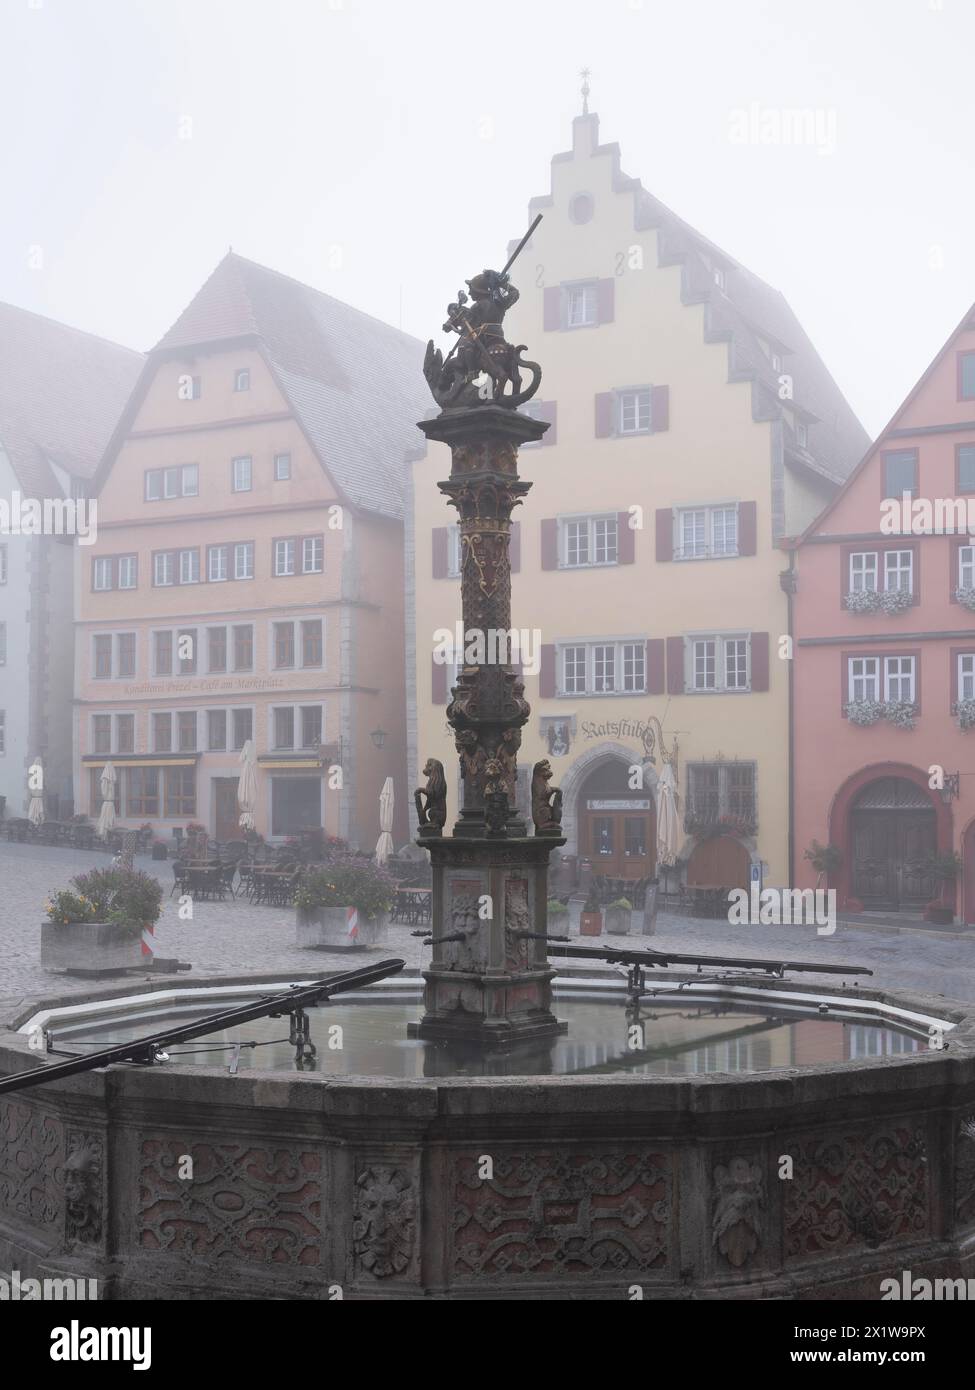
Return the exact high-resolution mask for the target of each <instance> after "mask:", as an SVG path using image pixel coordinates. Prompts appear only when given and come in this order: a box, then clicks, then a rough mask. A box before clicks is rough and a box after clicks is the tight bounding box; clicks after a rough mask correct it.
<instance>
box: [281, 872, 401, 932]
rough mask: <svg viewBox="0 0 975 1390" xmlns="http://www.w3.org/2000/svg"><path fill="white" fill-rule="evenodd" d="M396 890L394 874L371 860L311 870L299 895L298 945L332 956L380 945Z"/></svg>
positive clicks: (301, 884) (296, 913)
mask: <svg viewBox="0 0 975 1390" xmlns="http://www.w3.org/2000/svg"><path fill="white" fill-rule="evenodd" d="M395 891H396V885H395V883H394V881H393V879H392V878H391V877H390V876H389V874H387V873H386V871H385V870H384V869H381V868H379V867H378V865H376V864H372V863H369V862H368V861H366V862H363V861H362V860H355V861H353V860H352V859H351V858H350V859H345V860H342V861H335V862H333V863H331V864H329V865H328V866H327V867H326V868H324V869H312V870H307V871H306V872H305V873H304V874H302V876H301V880H300V881H299V884H298V887H297V889H296V890H295V927H296V941H297V944H298V945H299V946H308V947H317V948H318V949H319V950H326V951H356V950H362V949H364V948H365V947H366V946H378V945H380V944H381V943H383V942H384V941H385V940H386V938H387V935H388V930H387V929H388V926H389V909H390V908H391V906H392V904H393V896H394V894H395Z"/></svg>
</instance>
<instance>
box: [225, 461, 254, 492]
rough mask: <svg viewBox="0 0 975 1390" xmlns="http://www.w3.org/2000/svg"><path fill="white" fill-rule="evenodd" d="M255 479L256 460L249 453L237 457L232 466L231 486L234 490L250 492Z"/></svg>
mask: <svg viewBox="0 0 975 1390" xmlns="http://www.w3.org/2000/svg"><path fill="white" fill-rule="evenodd" d="M253 481H254V460H253V459H252V458H251V457H250V455H249V454H242V455H241V456H240V457H239V458H235V459H234V460H233V462H232V466H231V486H232V488H233V491H234V492H250V490H251V488H252V487H253Z"/></svg>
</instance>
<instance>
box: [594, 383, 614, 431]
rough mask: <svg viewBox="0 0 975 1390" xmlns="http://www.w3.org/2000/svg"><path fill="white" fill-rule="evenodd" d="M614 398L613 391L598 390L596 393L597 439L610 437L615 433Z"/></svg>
mask: <svg viewBox="0 0 975 1390" xmlns="http://www.w3.org/2000/svg"><path fill="white" fill-rule="evenodd" d="M613 399H614V397H613V393H612V391H598V392H597V393H596V438H597V439H608V438H609V436H610V435H611V434H612V433H613Z"/></svg>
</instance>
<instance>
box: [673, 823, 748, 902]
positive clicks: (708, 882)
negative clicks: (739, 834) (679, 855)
mask: <svg viewBox="0 0 975 1390" xmlns="http://www.w3.org/2000/svg"><path fill="white" fill-rule="evenodd" d="M751 862H752V860H751V855H750V854H749V853H748V850H747V849H746V848H745V846H744V845H743V844H742V843H741V841H740V840H736V839H735V837H734V836H733V835H714V836H712V837H710V838H709V839H706V840H701V841H699V842H698V844H696V845H695V846H694V848H693V850H692V851H691V857H690V859H688V861H687V884H688V887H690V888H695V887H701V888H727V889H732V888H744V889H745V891H746V892H747V891H748V886H749V882H750V875H751Z"/></svg>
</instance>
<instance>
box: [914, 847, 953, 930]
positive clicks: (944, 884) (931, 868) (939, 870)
mask: <svg viewBox="0 0 975 1390" xmlns="http://www.w3.org/2000/svg"><path fill="white" fill-rule="evenodd" d="M961 867H962V863H961V857H960V856H959V855H958V854H957V853H956V852H955V851H954V850H950V851H949V852H948V853H947V854H934V855H932V856H931V858H930V859H928V860H927V861H926V862H925V863H924V864H923V866H922V868H923V870H924V872H925V873H926V874H929V875H930V877H931V878H933V879H936V880H937V881H938V882H940V884H941V892H940V893H939V895H938V896H937V897H936V898H932V900H931V902H929V903H928V905H927V907H926V908H925V909H924V920H925V921H926V922H935V923H937V925H938V926H942V927H947V926H950V925H951V923H952V922H953V921H954V920H955V908H954V902H953V901H949V902H946V901H945V894H946V891H947V889H948V885H949V884H952V885H954V882H955V879H956V878H957V877H958V875H959V874H960V873H961ZM953 896H954V890H953V888H952V898H953Z"/></svg>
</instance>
